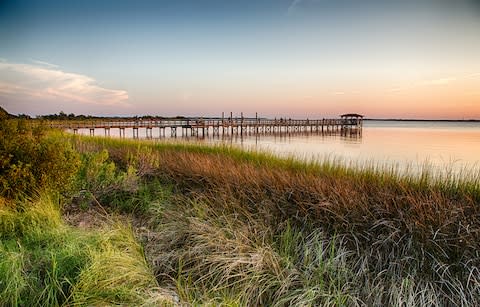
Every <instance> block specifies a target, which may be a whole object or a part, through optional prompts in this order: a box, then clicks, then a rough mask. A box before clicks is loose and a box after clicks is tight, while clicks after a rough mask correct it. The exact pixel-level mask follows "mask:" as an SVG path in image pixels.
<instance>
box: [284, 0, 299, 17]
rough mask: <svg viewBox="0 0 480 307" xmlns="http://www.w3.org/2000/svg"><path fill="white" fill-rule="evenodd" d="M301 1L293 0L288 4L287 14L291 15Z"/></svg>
mask: <svg viewBox="0 0 480 307" xmlns="http://www.w3.org/2000/svg"><path fill="white" fill-rule="evenodd" d="M301 2H302V0H293V1H292V3H291V4H290V6H289V7H288V9H287V15H288V16H290V15H292V14H293V13H294V12H295V10H296V7H297V6H298V5H299V4H300V3H301Z"/></svg>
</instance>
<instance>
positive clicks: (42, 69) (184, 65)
mask: <svg viewBox="0 0 480 307" xmlns="http://www.w3.org/2000/svg"><path fill="white" fill-rule="evenodd" d="M0 106H2V107H4V108H5V109H6V110H7V111H9V112H10V113H14V114H18V113H26V114H29V115H40V114H50V113H58V112H60V111H64V112H66V113H75V114H91V115H144V114H152V115H186V116H194V115H198V116H219V115H221V112H230V111H233V112H234V113H240V112H244V114H245V115H247V116H248V115H255V112H258V113H259V114H261V115H263V116H268V117H275V116H276V117H282V116H283V117H291V118H306V117H308V118H322V117H332V116H334V117H336V116H338V115H339V114H341V113H344V112H357V113H362V114H365V115H366V116H367V117H370V118H428V119H462V118H465V119H480V3H479V1H466V0H465V1H464V0H456V1H450V0H416V1H409V0H403V1H389V0H383V1H373V0H372V1H369V0H365V1H358V0H350V1H348V0H338V1H326V0H294V1H287V0H256V1H246V0H245V1H233V0H231V1H230V0H223V1H201V0H191V1H184V0H171V1H121V0H112V1H99V0H97V1H89V0H82V1H65V0H62V1H48V0H43V1H13V0H12V1H9V0H3V1H0Z"/></svg>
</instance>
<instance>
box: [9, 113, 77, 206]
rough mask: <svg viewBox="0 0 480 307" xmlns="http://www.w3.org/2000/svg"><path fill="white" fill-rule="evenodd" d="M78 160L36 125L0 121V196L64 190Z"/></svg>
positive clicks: (58, 139)
mask: <svg viewBox="0 0 480 307" xmlns="http://www.w3.org/2000/svg"><path fill="white" fill-rule="evenodd" d="M78 164H79V157H78V154H77V153H76V151H75V150H74V149H73V148H72V146H71V144H70V143H69V142H67V141H65V139H64V138H62V137H61V136H60V135H58V134H57V133H53V132H50V131H47V130H46V128H45V127H43V126H42V125H40V124H34V123H32V122H28V121H25V120H2V121H0V196H1V197H3V198H6V199H10V200H12V199H16V198H19V197H24V196H32V195H33V193H34V192H35V191H38V190H41V189H50V190H56V191H60V192H63V191H66V189H68V187H69V183H70V182H71V178H72V175H73V174H74V173H75V172H76V169H77V167H78Z"/></svg>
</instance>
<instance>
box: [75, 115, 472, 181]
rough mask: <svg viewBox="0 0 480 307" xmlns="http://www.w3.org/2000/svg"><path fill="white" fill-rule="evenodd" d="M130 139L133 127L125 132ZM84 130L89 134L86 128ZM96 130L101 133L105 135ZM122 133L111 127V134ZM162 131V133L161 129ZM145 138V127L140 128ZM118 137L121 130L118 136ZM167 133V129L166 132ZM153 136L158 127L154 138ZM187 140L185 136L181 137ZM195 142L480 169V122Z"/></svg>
mask: <svg viewBox="0 0 480 307" xmlns="http://www.w3.org/2000/svg"><path fill="white" fill-rule="evenodd" d="M126 132H127V137H128V136H129V133H130V136H131V133H132V132H131V131H128V130H127V131H126ZM80 133H83V134H88V130H87V131H80ZM102 133H103V130H98V131H97V132H96V134H97V135H102ZM117 133H118V131H115V129H112V131H111V134H112V136H113V135H115V134H117ZM157 133H158V132H157ZM139 134H140V136H142V135H143V136H145V131H142V130H140V131H139ZM117 135H118V134H117ZM167 135H168V131H167ZM155 136H158V134H157V135H155V129H154V137H155ZM179 139H181V140H184V139H183V138H179ZM190 140H193V141H200V142H206V143H219V142H225V143H231V144H232V145H234V146H240V147H243V148H246V149H260V150H267V151H270V152H274V153H276V154H278V155H281V156H291V155H293V156H296V157H300V158H304V159H322V158H324V157H325V156H328V157H330V158H335V159H341V160H344V161H347V162H348V161H352V162H353V163H360V164H363V163H375V164H377V165H387V166H388V165H395V166H397V167H398V168H400V169H408V170H410V171H417V170H419V169H420V168H421V166H422V165H424V164H425V162H426V161H428V164H430V166H431V167H432V168H434V169H435V170H437V171H441V172H445V171H449V170H454V171H455V172H458V171H459V170H462V169H465V168H467V169H470V170H471V169H475V170H477V169H479V166H480V123H479V122H414V121H402V122H394V121H365V122H364V128H363V131H362V135H361V136H358V137H344V136H340V135H318V134H310V135H290V136H288V135H287V136H285V135H282V136H278V135H276V136H273V135H267V136H265V135H260V136H254V135H253V136H246V137H243V138H240V137H233V138H225V139H223V140H222V138H211V137H210V138H208V137H207V138H205V139H203V140H198V139H196V138H191V139H190Z"/></svg>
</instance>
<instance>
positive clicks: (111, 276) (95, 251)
mask: <svg viewBox="0 0 480 307" xmlns="http://www.w3.org/2000/svg"><path fill="white" fill-rule="evenodd" d="M0 237H1V238H2V240H1V243H0V276H1V279H0V306H62V305H68V306H70V305H81V306H86V305H89V306H91V305H97V306H98V305H102V306H105V305H113V304H117V305H118V304H120V305H128V304H134V305H142V304H146V303H148V302H150V303H151V305H155V304H154V303H159V304H160V303H162V302H168V301H167V297H166V296H160V295H159V293H160V292H159V290H155V289H158V284H157V283H156V280H155V278H154V275H153V274H152V270H151V269H150V266H149V265H148V264H147V263H146V262H145V257H144V254H143V250H142V248H141V247H140V246H139V244H138V243H137V242H136V241H135V239H134V237H133V232H132V229H131V227H129V226H128V225H124V224H122V223H113V222H112V223H110V224H108V225H105V227H104V228H102V229H95V230H81V229H74V228H72V227H70V226H67V225H65V224H64V223H63V222H62V220H61V218H60V211H59V208H58V199H55V197H51V196H48V195H45V194H41V195H40V196H38V199H34V200H32V201H26V202H24V203H22V204H19V205H18V206H16V208H14V209H13V208H8V207H2V208H0Z"/></svg>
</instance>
